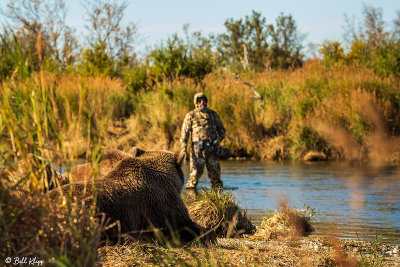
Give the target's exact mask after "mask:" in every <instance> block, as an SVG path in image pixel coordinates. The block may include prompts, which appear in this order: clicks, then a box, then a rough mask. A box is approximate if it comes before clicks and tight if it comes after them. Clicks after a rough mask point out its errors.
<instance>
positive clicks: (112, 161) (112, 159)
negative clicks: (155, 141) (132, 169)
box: [69, 150, 133, 183]
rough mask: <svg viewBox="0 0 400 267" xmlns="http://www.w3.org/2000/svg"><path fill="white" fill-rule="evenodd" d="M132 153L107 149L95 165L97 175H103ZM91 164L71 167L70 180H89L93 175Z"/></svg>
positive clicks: (73, 181)
mask: <svg viewBox="0 0 400 267" xmlns="http://www.w3.org/2000/svg"><path fill="white" fill-rule="evenodd" d="M132 157H133V155H132V154H129V153H125V152H123V151H120V150H108V151H107V152H106V153H104V154H103V156H102V157H101V159H100V162H99V165H98V166H97V171H98V174H97V177H103V176H105V175H106V174H108V173H109V172H110V171H111V170H112V169H114V167H115V166H116V165H117V164H118V163H119V162H120V161H121V160H123V159H125V158H132ZM93 167H94V166H93V164H92V163H86V164H81V165H77V166H75V167H73V168H72V169H71V171H70V176H69V179H70V182H71V183H75V182H81V181H88V180H91V179H92V177H93Z"/></svg>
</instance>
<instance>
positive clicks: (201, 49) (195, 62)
mask: <svg viewBox="0 0 400 267" xmlns="http://www.w3.org/2000/svg"><path fill="white" fill-rule="evenodd" d="M148 60H149V62H150V66H151V67H150V72H151V75H152V76H153V77H154V79H156V80H158V81H161V80H163V79H168V80H171V79H173V78H178V77H189V78H193V79H195V81H197V82H199V81H201V80H202V79H203V78H204V76H205V75H207V74H208V73H210V72H211V71H212V70H213V68H214V65H215V64H214V57H213V53H212V50H211V43H210V41H209V40H207V39H205V38H203V37H202V36H201V34H200V33H198V32H195V33H193V34H192V35H191V36H187V40H186V41H185V40H183V39H181V38H180V37H178V35H177V34H174V35H173V36H172V37H171V38H168V40H167V42H166V43H165V44H164V43H161V44H160V45H159V46H157V47H156V48H155V49H153V50H152V51H151V52H150V55H149V56H148Z"/></svg>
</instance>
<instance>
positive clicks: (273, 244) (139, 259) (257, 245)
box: [98, 237, 400, 266]
mask: <svg viewBox="0 0 400 267" xmlns="http://www.w3.org/2000/svg"><path fill="white" fill-rule="evenodd" d="M98 262H99V264H101V265H102V266H160V265H168V266H199V265H203V266H360V265H361V266H399V264H400V254H399V247H398V246H386V245H383V244H379V243H366V242H361V241H360V242H357V241H349V240H346V241H344V240H335V239H329V238H315V237H303V238H298V239H293V240H270V241H257V242H255V241H250V240H248V239H247V238H236V239H233V238H218V240H217V244H216V245H215V246H211V247H207V248H205V247H196V246H190V247H185V248H176V247H175V248H174V247H166V246H159V245H154V244H149V243H147V244H146V243H139V242H128V243H126V244H124V245H116V246H105V247H102V248H100V249H99V255H98Z"/></svg>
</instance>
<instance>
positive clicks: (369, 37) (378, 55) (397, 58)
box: [320, 6, 400, 76]
mask: <svg viewBox="0 0 400 267" xmlns="http://www.w3.org/2000/svg"><path fill="white" fill-rule="evenodd" d="M363 15H364V23H363V27H362V28H361V30H360V32H358V33H352V35H353V36H352V40H351V41H350V43H349V49H348V50H349V51H348V52H347V53H345V52H344V50H345V49H343V47H342V44H341V43H339V42H330V41H328V42H325V43H324V44H323V47H322V49H321V50H320V53H321V55H322V57H323V61H324V62H325V63H327V64H328V65H329V64H337V63H344V64H358V65H361V66H365V67H368V68H371V69H372V70H374V71H375V73H377V74H379V75H385V76H387V75H395V76H399V75H400V39H399V35H398V33H397V31H385V29H384V25H385V23H384V21H383V20H382V11H381V10H380V9H377V8H374V7H369V6H365V7H364V10H363Z"/></svg>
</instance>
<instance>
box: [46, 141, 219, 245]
mask: <svg viewBox="0 0 400 267" xmlns="http://www.w3.org/2000/svg"><path fill="white" fill-rule="evenodd" d="M183 161H184V154H183V153H180V154H175V153H172V152H168V151H144V150H141V149H134V150H133V153H132V154H128V153H124V152H122V153H119V152H116V151H114V152H110V153H108V154H106V155H105V157H103V159H102V160H101V161H100V168H101V170H100V173H103V172H104V173H105V172H107V170H109V169H110V171H108V172H107V174H105V175H104V176H103V177H100V178H98V179H96V181H95V183H96V186H94V185H93V180H92V179H89V178H90V176H91V169H82V167H81V170H77V172H76V173H77V174H78V175H76V176H75V178H76V180H77V181H79V182H75V183H71V184H68V185H64V186H61V187H59V188H56V189H54V190H52V191H51V192H49V193H48V195H49V196H50V197H51V198H52V199H54V200H57V199H59V196H60V194H61V195H69V194H70V193H72V195H73V196H74V197H76V198H77V199H80V200H83V199H89V201H87V204H90V198H91V197H93V195H94V188H95V189H96V193H97V199H96V200H97V206H96V207H97V211H98V212H99V213H104V214H105V215H106V217H108V218H110V219H111V220H113V221H119V222H120V226H121V233H128V234H130V235H133V236H139V235H140V232H141V231H146V230H152V229H154V228H157V229H161V230H163V231H164V232H165V233H169V232H170V231H171V230H173V231H174V234H178V236H179V238H180V240H181V241H183V242H188V241H191V240H193V239H194V238H195V237H197V236H200V235H202V234H204V233H205V232H206V230H205V229H204V228H202V227H201V226H199V225H197V224H196V223H194V222H193V221H192V220H191V219H190V216H189V213H188V210H187V208H186V206H185V205H184V203H183V201H182V199H181V197H180V193H181V191H182V187H183V183H184V176H183V172H182V169H181V165H182V163H183ZM89 170H90V171H89ZM55 206H56V205H55ZM214 239H215V234H214V233H213V232H212V233H211V234H208V235H207V236H206V237H205V238H204V240H214Z"/></svg>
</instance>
